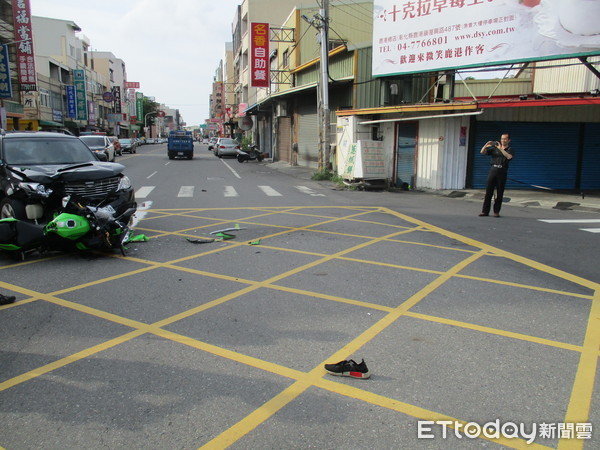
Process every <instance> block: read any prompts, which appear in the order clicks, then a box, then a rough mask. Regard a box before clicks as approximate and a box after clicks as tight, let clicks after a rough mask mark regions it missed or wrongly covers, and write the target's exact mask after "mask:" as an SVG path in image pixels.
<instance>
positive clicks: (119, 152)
mask: <svg viewBox="0 0 600 450" xmlns="http://www.w3.org/2000/svg"><path fill="white" fill-rule="evenodd" d="M108 138H109V139H110V140H111V142H112V143H113V146H114V148H115V154H116V155H117V156H122V155H123V149H122V148H121V142H120V141H119V138H118V137H116V136H109V137H108Z"/></svg>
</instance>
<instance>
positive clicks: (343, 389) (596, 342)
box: [0, 207, 600, 448]
mask: <svg viewBox="0 0 600 450" xmlns="http://www.w3.org/2000/svg"><path fill="white" fill-rule="evenodd" d="M320 208H331V207H320ZM335 208H336V209H347V210H351V211H361V212H360V213H357V214H352V215H349V216H346V217H344V216H340V217H331V216H318V217H320V218H327V219H328V220H327V221H326V222H318V223H315V224H311V225H306V226H303V227H284V226H277V225H269V224H258V225H265V226H272V227H274V228H284V230H283V231H280V232H277V233H274V234H272V235H269V236H266V237H262V239H266V238H267V237H273V236H278V235H284V234H286V233H290V232H294V231H312V232H321V233H330V234H339V235H342V236H349V237H360V238H363V239H368V241H367V242H364V243H361V244H359V245H357V246H354V247H352V248H350V249H346V250H344V251H341V252H338V253H335V254H333V255H323V254H320V253H314V252H306V251H301V250H290V249H282V248H278V247H274V246H263V247H264V248H270V249H273V250H286V251H290V252H296V253H299V254H309V255H312V256H316V257H317V258H319V259H317V260H316V261H313V262H311V263H308V264H305V265H304V266H301V267H300V268H296V269H293V270H291V271H288V272H285V273H283V274H279V275H277V276H274V277H271V278H269V279H268V280H265V281H263V282H256V281H253V280H244V279H240V278H238V277H235V278H233V277H228V276H225V275H221V274H214V273H210V272H203V271H197V270H194V269H187V268H184V267H180V266H176V265H175V264H177V263H180V262H183V261H186V260H190V259H193V258H197V257H199V256H203V255H206V254H210V253H214V252H215V251H207V252H202V253H199V254H195V255H193V256H188V257H183V258H179V259H177V260H173V261H169V262H166V263H157V262H155V261H147V260H142V259H138V258H130V257H122V256H116V255H115V257H118V258H121V259H125V260H130V261H135V262H139V263H142V264H148V267H145V268H141V269H137V270H132V271H129V272H127V273H125V274H119V275H115V276H112V277H107V278H103V279H102V280H96V281H93V282H89V283H85V284H81V285H78V286H74V287H71V288H67V289H63V290H60V291H56V292H53V293H51V294H41V293H38V292H35V291H31V290H29V289H25V288H21V287H19V286H15V285H12V284H9V283H5V282H1V281H0V287H3V288H8V289H11V290H13V291H15V292H19V293H22V294H25V295H28V296H30V298H29V299H25V300H23V301H19V302H17V303H16V304H13V305H7V306H3V307H0V310H2V309H5V308H7V307H13V306H14V305H22V304H24V303H27V302H31V301H36V300H44V301H48V302H51V303H54V304H57V305H60V306H62V307H67V308H71V309H74V310H77V311H80V312H83V313H85V314H90V315H93V316H96V317H100V318H103V319H105V320H109V321H112V322H114V323H119V324H121V325H125V326H129V327H132V328H134V331H131V332H129V333H126V334H124V335H122V336H120V337H117V338H114V339H111V340H109V341H106V342H104V343H102V344H99V345H96V346H93V347H90V348H88V349H86V350H82V351H80V352H77V353H75V354H73V355H70V356H67V357H65V358H62V359H60V360H58V361H55V362H53V363H50V364H48V365H45V366H42V367H40V368H38V369H34V370H32V371H30V372H27V373H26V374H22V375H20V376H17V377H15V378H12V379H10V380H7V381H5V382H4V383H0V391H2V390H4V389H7V388H9V387H12V386H14V385H16V384H19V383H22V382H24V381H27V380H29V379H32V378H35V377H37V376H40V375H43V374H45V373H48V372H51V371H52V370H56V369H58V368H60V367H64V366H65V365H68V364H70V363H72V362H75V361H78V360H81V359H84V358H86V357H89V356H91V355H93V354H94V353H98V352H101V351H104V350H106V349H108V348H111V347H114V346H117V345H120V344H122V343H124V342H127V341H129V340H131V339H134V338H136V337H139V336H141V335H143V334H145V333H152V334H155V335H158V336H161V337H163V338H165V339H170V340H172V341H174V342H178V343H180V344H183V345H187V346H192V347H194V348H198V349H200V350H203V351H207V352H209V353H213V354H215V355H218V356H222V357H224V358H227V359H230V360H233V361H237V362H240V363H242V364H246V365H249V366H253V367H256V368H259V369H262V370H267V371H270V372H272V373H275V374H278V375H281V376H284V377H287V378H291V379H293V380H296V381H295V382H294V383H293V384H292V385H291V386H290V387H289V388H287V389H285V390H284V391H282V392H281V393H280V394H278V395H277V396H275V397H274V398H273V399H272V400H270V401H269V402H267V403H266V404H265V405H263V407H260V408H258V409H257V410H255V412H254V413H252V414H251V415H249V416H247V417H246V418H245V419H242V421H240V422H239V423H238V424H237V425H235V426H234V427H232V428H231V429H230V430H229V431H230V432H231V433H229V434H228V431H225V432H224V433H223V434H222V435H221V436H224V435H228V436H229V437H228V438H227V440H231V439H234V440H233V441H231V442H230V443H233V442H235V441H236V440H238V439H239V438H240V437H241V436H243V435H245V434H246V433H248V432H249V431H251V430H252V429H254V428H256V426H258V425H260V423H262V422H264V421H265V420H266V419H268V417H271V416H272V415H273V414H275V413H276V411H278V410H280V409H281V408H282V407H284V406H285V405H287V404H289V403H290V402H291V401H293V399H295V398H297V397H298V396H299V395H300V394H301V393H302V392H304V391H305V390H306V389H307V388H309V387H310V386H315V387H319V388H322V389H326V390H329V391H331V392H335V393H338V394H341V395H346V396H349V397H352V398H357V399H360V400H362V401H365V402H368V403H372V404H375V405H379V406H383V407H386V408H388V409H394V410H396V411H399V412H402V413H405V414H408V415H410V416H413V417H417V418H423V419H431V420H443V419H444V418H447V416H444V415H442V414H439V413H436V412H431V411H427V410H424V409H422V408H419V407H416V406H412V405H409V404H405V403H402V402H399V401H397V400H394V399H391V398H387V397H383V396H378V395H376V394H372V393H370V392H367V391H364V390H362V389H358V388H354V387H351V386H347V385H345V384H343V383H336V382H332V381H330V380H326V379H323V378H322V376H323V374H324V371H323V369H322V368H321V366H317V367H315V368H314V369H313V370H312V371H311V372H309V373H308V374H307V373H304V372H299V371H295V370H293V369H289V368H287V367H284V366H279V365H277V364H273V363H270V362H268V361H263V360H260V359H257V358H253V357H250V356H247V355H243V354H240V353H236V352H232V351H229V350H226V349H223V348H220V347H216V346H213V345H211V344H207V343H203V342H201V341H197V340H194V339H191V338H189V337H186V336H182V335H177V334H176V333H171V332H168V331H166V330H164V329H163V328H161V327H162V326H165V325H167V324H170V323H173V322H175V321H177V320H181V318H184V317H188V316H191V315H193V314H196V313H198V312H200V311H204V310H206V309H209V308H211V307H214V306H216V305H218V304H222V303H224V302H226V301H228V300H230V299H232V298H236V297H239V296H241V295H244V294H245V293H248V292H250V291H253V290H255V289H258V288H268V289H276V290H280V291H286V292H293V293H297V294H300V295H305V296H308V297H312V298H320V299H324V300H330V301H336V302H340V303H347V304H351V305H354V306H359V307H365V308H371V309H375V310H379V311H382V312H386V313H387V315H386V316H385V317H384V318H383V319H381V320H380V321H379V322H377V323H376V324H375V325H373V326H372V327H371V328H369V329H368V330H366V331H365V332H363V333H362V334H361V335H360V336H358V337H357V338H355V339H354V340H353V341H351V342H350V343H349V344H347V345H346V346H344V347H343V348H342V349H340V350H339V351H338V352H336V353H335V354H334V355H333V356H332V357H331V358H328V360H330V359H335V358H336V355H339V358H343V357H346V356H348V355H349V354H352V353H353V352H354V351H356V350H358V349H359V348H360V347H362V346H363V345H364V344H365V343H366V342H368V341H370V340H371V339H373V338H374V337H375V336H377V335H378V334H379V333H380V332H381V331H383V330H384V329H385V328H386V327H387V326H389V325H390V324H391V323H393V322H394V321H395V320H397V318H399V317H400V316H402V315H404V316H408V317H412V318H416V319H419V320H427V321H432V322H437V323H442V324H446V325H449V326H456V327H462V328H467V329H471V330H476V331H479V332H483V333H488V334H496V335H501V336H504V337H508V338H512V339H519V340H524V341H529V342H533V343H536V344H540V345H545V346H551V347H557V348H562V349H566V350H570V351H577V352H580V353H581V357H580V363H579V365H578V370H577V374H576V378H575V382H574V386H573V391H572V395H571V401H570V403H569V408H568V411H567V414H566V417H565V422H585V421H586V420H587V418H588V415H589V408H590V405H591V397H592V392H593V386H594V381H595V373H596V368H597V358H598V354H599V348H600V289H599V285H598V283H594V282H591V281H589V280H585V279H583V278H580V277H577V276H575V275H572V274H569V273H566V272H564V271H561V270H558V269H555V268H552V267H549V266H546V265H543V264H540V263H538V262H536V261H533V260H530V259H527V258H523V257H520V256H518V255H514V254H512V253H509V252H505V251H503V250H500V249H497V248H493V247H491V246H488V245H486V244H482V243H480V242H477V241H475V240H472V239H469V238H465V237H463V236H460V235H457V234H455V233H452V232H448V231H446V230H443V229H441V228H438V227H435V226H431V225H429V224H427V223H425V222H422V221H419V220H416V219H414V218H411V217H408V216H405V215H403V214H401V213H397V212H395V211H392V210H388V209H387V208H373V207H335ZM243 209H248V210H253V211H263V212H265V214H262V215H256V216H254V218H258V217H260V216H269V215H273V214H279V213H285V214H298V215H306V216H310V217H316V215H310V214H305V213H299V212H298V211H302V210H303V209H318V208H316V207H306V208H304V207H285V208H283V207H278V208H264V207H262V208H219V209H218V210H219V211H224V210H237V211H239V210H243ZM148 211H152V212H155V213H156V212H159V213H160V212H162V211H163V210H148ZM164 211H165V212H164V215H163V216H162V217H161V218H163V217H169V216H172V215H174V214H173V213H172V211H173V210H164ZM179 211H182V212H180V213H178V214H177V215H183V216H186V217H191V218H195V219H199V217H197V216H187V214H192V213H194V212H202V211H214V209H210V208H207V209H183V210H179ZM370 213H386V214H391V215H393V216H396V217H398V218H400V219H402V220H404V221H406V222H408V223H412V224H414V225H416V226H417V227H416V228H408V227H405V226H402V227H400V226H395V227H394V226H392V227H394V228H402V229H403V230H404V231H399V232H396V233H392V234H389V235H387V236H383V237H380V238H372V237H370V236H360V235H359V236H356V235H347V234H343V233H335V232H330V231H325V230H311V229H310V228H311V227H314V226H320V225H323V224H325V223H333V222H336V221H345V220H352V221H357V222H361V221H362V222H364V223H374V224H378V225H386V226H389V225H388V224H384V223H379V222H374V221H367V220H361V219H360V218H358V217H360V216H362V215H364V214H370ZM152 218H156V217H152ZM147 219H149V218H146V219H143V220H147ZM205 219H208V220H215V221H216V223H211V224H209V225H205V226H202V227H194V228H189V229H187V230H178V231H177V232H165V231H164V230H156V231H157V232H158V233H163V234H162V235H182V234H185V232H186V231H189V230H198V229H203V228H207V227H214V226H216V225H217V224H228V223H231V222H233V221H232V220H229V219H218V218H217V219H216V218H205ZM247 219H252V218H251V217H248V218H247ZM235 222H239V223H244V219H242V220H235ZM248 223H250V222H248ZM416 230H418V231H428V232H435V233H438V234H441V235H443V236H445V237H447V238H451V239H455V240H458V241H460V242H462V243H465V244H468V245H471V246H473V247H474V248H476V249H480V250H479V251H477V250H475V251H473V250H466V249H455V248H450V247H444V246H436V245H431V244H424V243H418V242H410V241H397V240H395V239H394V236H398V235H401V234H403V233H406V232H412V231H416ZM384 241H394V242H403V243H404V242H405V243H407V244H413V245H428V246H432V247H434V248H440V249H443V250H452V251H462V252H465V253H471V256H469V257H468V258H467V259H465V260H464V261H462V262H461V263H458V264H457V265H455V266H454V267H453V268H452V269H450V270H449V271H447V272H440V271H433V270H423V269H415V268H409V267H406V268H405V267H402V266H396V265H393V264H390V265H388V264H386V263H379V262H376V261H367V260H361V259H355V258H349V257H346V256H344V255H345V254H346V253H349V252H352V251H355V250H357V249H359V248H363V247H366V246H368V245H371V244H373V243H375V242H384ZM227 244H228V245H227V246H225V247H222V248H220V249H218V251H223V250H227V249H231V248H239V247H240V246H242V245H248V244H247V243H245V242H244V243H240V242H233V243H232V242H227ZM484 255H492V256H498V257H503V258H506V259H510V260H513V261H515V262H518V263H520V264H523V265H526V266H529V267H532V268H534V269H537V270H539V271H541V272H546V273H549V274H551V275H554V276H556V277H558V278H561V279H564V280H567V281H570V282H573V283H575V284H578V285H580V286H584V287H587V288H588V289H590V290H592V291H594V292H595V294H594V295H593V296H591V295H583V294H576V293H569V292H565V291H559V290H553V289H545V288H540V287H536V286H528V285H522V284H518V283H512V282H506V281H497V280H492V279H486V278H481V277H473V276H468V275H463V274H460V273H459V272H460V270H462V268H464V267H466V266H467V265H469V264H470V263H471V262H472V261H475V260H476V259H478V258H480V257H481V256H484ZM50 258H55V256H53V257H50ZM50 258H45V259H43V261H47V260H48V259H50ZM336 259H337V260H348V261H354V262H359V263H367V264H373V265H380V266H389V267H394V268H405V269H408V270H420V271H424V272H428V273H431V274H435V275H438V278H437V279H436V280H434V281H433V282H431V283H430V284H428V285H427V286H425V288H423V289H422V290H421V291H419V292H418V293H417V294H415V295H413V297H411V298H410V299H408V300H407V301H406V302H404V303H403V304H402V305H400V306H399V307H397V308H389V307H385V306H381V305H376V304H371V303H369V302H362V301H357V300H352V299H345V298H342V297H336V296H331V295H327V294H320V293H315V292H310V291H306V290H300V289H293V288H287V287H284V286H278V285H276V284H274V283H276V282H277V281H279V280H281V279H283V278H287V277H289V276H291V275H293V274H295V273H299V272H301V271H303V270H306V269H308V268H311V267H314V266H316V265H319V264H322V263H323V262H327V261H331V260H336ZM36 262H37V261H31V262H27V263H19V264H18V265H25V264H35V263H36ZM16 266H17V264H14V265H10V266H4V267H0V269H4V268H14V267H16ZM163 267H164V268H169V269H173V270H181V271H185V272H190V273H196V274H200V275H205V276H210V277H215V278H220V279H223V280H228V281H236V282H240V283H243V284H247V286H246V287H245V288H242V289H240V290H238V291H236V292H234V293H232V294H229V295H226V296H223V297H221V298H219V299H215V300H213V301H212V302H209V303H207V304H204V305H201V306H199V307H197V308H193V309H191V310H188V311H185V312H183V313H180V314H178V315H175V316H172V317H169V318H166V319H163V320H161V321H158V322H156V323H155V324H152V325H148V324H144V323H140V322H137V321H133V320H129V319H126V318H123V317H120V316H117V315H113V314H110V313H107V312H104V311H100V310H96V309H94V308H90V307H86V306H83V305H79V304H77V303H73V302H69V301H66V300H62V299H60V298H58V297H56V296H57V295H60V294H62V293H66V292H72V291H76V290H79V289H82V288H85V287H88V286H92V285H96V284H100V283H103V282H106V281H111V280H115V279H119V278H122V277H124V276H131V275H132V274H136V273H141V272H144V271H148V270H153V269H155V268H163ZM453 277H457V278H463V279H473V280H478V281H485V282H492V283H497V284H501V285H507V286H514V287H519V288H526V289H533V290H539V291H543V292H550V293H555V294H561V295H568V296H573V297H579V298H584V299H589V300H591V302H592V303H591V311H590V314H589V318H588V326H587V329H586V335H585V340H584V344H583V345H582V346H576V345H572V344H567V343H561V342H556V341H552V340H548V339H542V338H537V337H535V336H527V335H523V334H520V333H512V332H508V331H504V330H498V329H494V328H490V327H483V326H479V325H474V324H469V323H465V322H460V321H456V320H450V319H445V318H440V317H435V316H429V315H425V314H417V313H412V312H410V311H409V309H410V308H411V307H412V306H414V305H415V304H416V303H418V302H419V301H420V300H421V299H423V298H425V297H426V296H427V295H428V294H429V293H431V292H433V291H434V290H435V289H437V287H439V286H441V285H442V284H443V283H444V282H445V281H447V280H449V279H451V278H453ZM447 419H448V420H452V421H454V420H456V421H457V422H459V423H463V424H464V423H467V422H461V421H460V420H458V419H453V418H447ZM235 436H237V437H235ZM482 438H483V436H482ZM216 439H218V438H216ZM492 441H493V442H496V443H501V444H503V445H506V446H509V447H513V446H514V447H515V448H519V447H521V446H524V441H521V440H515V439H510V440H506V442H504V441H499V440H497V439H493V440H492ZM214 442H216V440H214V441H211V442H209V443H207V448H209V447H210V445H211V443H214ZM583 443H584V441H582V440H573V439H571V440H561V441H560V446H561V448H567V447H568V448H581V447H582V446H583ZM228 445H229V444H228ZM539 447H540V448H543V447H542V446H539ZM527 448H536V447H535V446H531V445H528V446H527Z"/></svg>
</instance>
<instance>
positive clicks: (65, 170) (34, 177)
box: [0, 131, 135, 224]
mask: <svg viewBox="0 0 600 450" xmlns="http://www.w3.org/2000/svg"><path fill="white" fill-rule="evenodd" d="M124 169H125V167H124V166H123V165H122V164H118V163H108V162H102V161H100V160H99V159H98V156H97V155H96V153H94V152H92V151H91V150H90V148H89V147H88V146H86V145H85V144H84V143H83V142H82V140H81V139H79V138H77V137H75V136H69V135H67V134H61V133H51V132H43V131H40V132H14V133H13V132H9V133H2V134H0V218H1V219H5V218H11V217H12V218H15V219H19V220H31V221H33V220H35V221H36V222H38V223H41V224H45V223H48V222H49V221H50V220H52V219H53V218H54V215H55V214H56V213H58V212H60V211H61V209H62V207H63V199H64V197H66V196H70V197H75V198H77V199H78V200H80V201H82V202H85V203H86V204H88V205H97V206H99V205H102V206H112V207H113V208H114V209H115V210H116V212H117V213H118V214H121V213H123V212H125V211H126V210H127V209H128V208H131V207H135V194H134V189H133V187H132V186H131V183H130V181H129V178H127V177H126V176H125V175H124V174H123V170H124Z"/></svg>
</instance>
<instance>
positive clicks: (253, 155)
mask: <svg viewBox="0 0 600 450" xmlns="http://www.w3.org/2000/svg"><path fill="white" fill-rule="evenodd" d="M237 160H238V162H240V163H243V162H245V161H254V160H256V161H258V162H261V161H262V160H263V156H262V153H261V152H260V150H259V148H258V147H257V146H256V145H252V146H250V148H249V149H248V151H247V152H245V151H243V150H238V151H237Z"/></svg>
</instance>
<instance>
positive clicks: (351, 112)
mask: <svg viewBox="0 0 600 450" xmlns="http://www.w3.org/2000/svg"><path fill="white" fill-rule="evenodd" d="M478 109H479V105H478V104H477V103H476V102H468V103H462V102H452V103H426V104H422V105H398V106H386V107H383V108H363V109H344V110H340V111H336V112H335V113H336V115H337V116H362V115H373V114H396V113H406V112H415V113H419V112H430V113H431V112H452V111H476V110H478Z"/></svg>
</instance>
